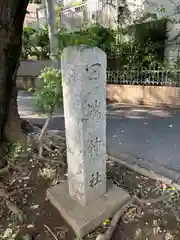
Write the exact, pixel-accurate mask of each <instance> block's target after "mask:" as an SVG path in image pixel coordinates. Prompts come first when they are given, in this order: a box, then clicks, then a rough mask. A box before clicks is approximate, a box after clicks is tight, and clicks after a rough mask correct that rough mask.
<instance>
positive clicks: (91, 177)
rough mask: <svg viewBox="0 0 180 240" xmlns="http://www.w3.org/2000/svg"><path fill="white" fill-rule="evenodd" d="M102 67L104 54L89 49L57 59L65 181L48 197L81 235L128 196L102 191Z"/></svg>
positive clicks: (67, 51)
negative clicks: (61, 91) (66, 172)
mask: <svg viewBox="0 0 180 240" xmlns="http://www.w3.org/2000/svg"><path fill="white" fill-rule="evenodd" d="M106 63H107V60H106V54H105V53H104V52H103V51H101V50H100V49H99V48H89V47H87V46H77V47H68V48H66V49H65V50H64V51H63V53H62V58H61V70H62V84H63V99H64V117H65V129H66V145H67V162H68V183H65V184H64V185H59V186H56V187H55V188H53V189H50V190H49V191H48V198H49V199H50V200H51V202H52V203H53V204H54V205H55V206H56V207H57V208H58V209H59V210H60V212H61V214H62V215H63V216H64V217H65V219H66V220H67V221H68V222H69V223H70V225H71V226H72V227H73V228H74V230H75V231H76V233H78V234H80V235H81V236H82V235H84V234H86V233H88V232H87V230H88V231H89V230H93V229H92V226H94V224H95V225H96V226H98V225H97V223H98V224H100V220H104V219H103V218H104V217H110V216H111V214H113V213H114V211H116V210H117V208H118V206H119V205H120V204H121V203H122V201H124V200H125V199H126V198H127V196H128V194H126V193H124V194H123V191H122V190H119V191H118V188H117V187H113V188H111V190H109V191H108V192H107V189H106ZM116 197H117V198H116ZM70 205H72V207H73V206H74V208H76V210H74V211H72V207H70ZM83 209H84V210H83ZM77 210H78V211H77ZM76 214H77V215H76ZM87 214H88V215H87ZM96 216H97V219H98V220H97V221H95V219H96ZM79 217H80V218H81V220H78V218H79ZM82 219H86V220H87V221H85V220H82ZM92 220H93V221H95V223H94V224H92ZM74 222H75V223H74ZM87 223H88V224H87ZM90 223H91V224H90ZM89 224H90V225H91V228H89V227H87V225H88V226H89ZM74 225H76V227H74ZM82 225H83V226H82ZM78 226H79V227H78ZM94 227H95V226H94ZM94 227H93V228H94Z"/></svg>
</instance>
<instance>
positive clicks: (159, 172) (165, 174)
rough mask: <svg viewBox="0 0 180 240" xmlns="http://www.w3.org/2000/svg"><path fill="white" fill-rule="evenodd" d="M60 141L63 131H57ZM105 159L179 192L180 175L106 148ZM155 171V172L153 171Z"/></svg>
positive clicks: (63, 134)
mask: <svg viewBox="0 0 180 240" xmlns="http://www.w3.org/2000/svg"><path fill="white" fill-rule="evenodd" d="M58 131H59V134H60V136H61V137H62V139H64V140H65V131H63V130H58ZM107 154H108V155H107V157H108V158H109V159H110V160H112V161H114V162H117V163H119V164H121V165H123V166H125V167H127V168H129V169H131V170H133V171H135V172H137V173H140V174H142V175H144V176H147V177H149V178H151V179H153V180H159V181H162V182H164V183H165V184H167V185H169V186H171V187H174V188H176V189H177V190H179V191H180V173H178V172H176V171H174V170H170V169H168V168H165V167H163V166H160V165H159V164H157V163H151V162H148V161H146V160H144V159H140V158H137V157H135V156H132V155H129V154H123V153H119V152H117V151H115V150H112V149H108V148H107ZM154 169H155V171H154Z"/></svg>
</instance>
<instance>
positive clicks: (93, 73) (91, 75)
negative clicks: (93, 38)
mask: <svg viewBox="0 0 180 240" xmlns="http://www.w3.org/2000/svg"><path fill="white" fill-rule="evenodd" d="M85 72H86V75H87V77H88V79H89V80H90V81H98V80H99V79H100V75H101V64H100V63H95V64H92V65H91V66H90V67H87V68H86V69H85Z"/></svg>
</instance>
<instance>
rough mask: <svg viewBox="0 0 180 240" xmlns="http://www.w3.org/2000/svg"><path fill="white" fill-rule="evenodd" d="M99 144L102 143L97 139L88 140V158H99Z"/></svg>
mask: <svg viewBox="0 0 180 240" xmlns="http://www.w3.org/2000/svg"><path fill="white" fill-rule="evenodd" d="M101 144H102V141H101V139H100V138H99V137H96V138H95V139H90V140H88V153H89V156H90V157H92V156H99V152H100V148H101Z"/></svg>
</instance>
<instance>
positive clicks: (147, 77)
mask: <svg viewBox="0 0 180 240" xmlns="http://www.w3.org/2000/svg"><path fill="white" fill-rule="evenodd" d="M107 83H108V84H127V85H155V86H180V69H178V70H173V69H157V70H155V69H122V70H115V71H114V70H113V71H112V70H108V71H107Z"/></svg>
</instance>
